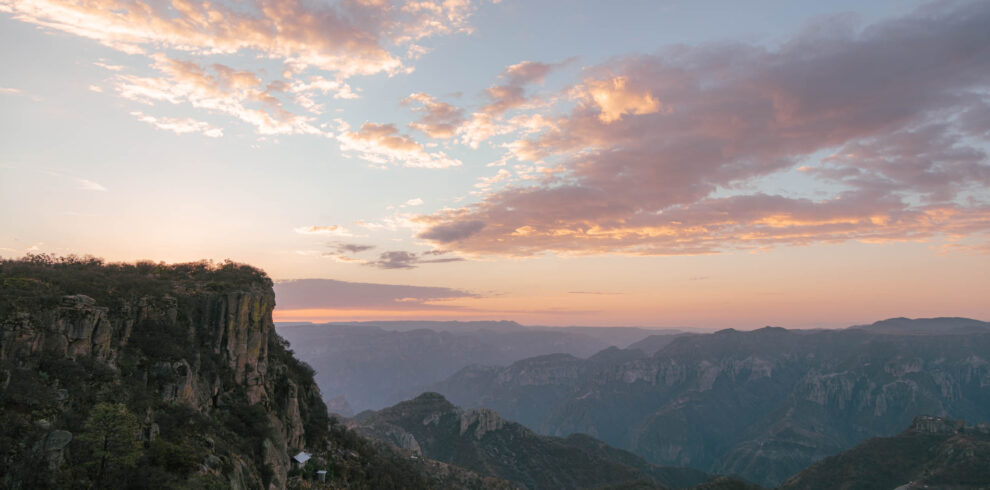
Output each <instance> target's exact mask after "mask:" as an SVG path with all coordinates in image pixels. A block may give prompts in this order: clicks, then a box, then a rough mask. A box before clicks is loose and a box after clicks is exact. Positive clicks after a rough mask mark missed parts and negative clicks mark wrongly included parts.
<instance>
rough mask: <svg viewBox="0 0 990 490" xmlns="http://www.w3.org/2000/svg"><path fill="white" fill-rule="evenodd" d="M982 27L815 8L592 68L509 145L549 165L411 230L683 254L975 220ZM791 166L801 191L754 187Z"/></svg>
mask: <svg viewBox="0 0 990 490" xmlns="http://www.w3.org/2000/svg"><path fill="white" fill-rule="evenodd" d="M988 23H990V4H987V3H985V2H975V3H969V4H953V3H936V4H932V5H928V6H924V7H921V8H920V9H918V10H916V11H915V12H913V13H911V14H909V15H906V16H904V17H901V18H897V19H892V20H887V21H884V22H881V23H878V24H874V25H871V26H868V27H866V28H863V29H856V28H854V27H851V26H849V25H848V24H847V22H846V21H844V20H842V19H830V20H823V21H821V22H820V23H819V24H818V25H812V26H810V27H809V28H808V29H806V30H805V31H803V32H801V33H799V34H797V35H795V36H794V37H793V38H792V39H790V40H789V41H787V42H785V43H783V44H782V45H781V46H780V47H779V48H773V49H770V48H765V47H761V46H754V45H748V44H731V43H724V44H715V45H704V46H700V47H691V46H676V47H672V48H668V49H665V50H663V51H661V52H660V53H658V54H656V55H653V56H636V57H629V58H623V59H617V60H613V61H610V62H608V63H606V64H604V65H601V66H596V67H590V68H588V69H586V70H585V71H584V74H583V79H582V80H581V81H580V82H579V83H577V84H575V86H574V87H573V88H572V89H571V90H570V91H569V92H568V94H569V97H570V100H567V101H562V102H561V103H560V104H561V105H560V107H559V110H560V111H566V112H564V113H563V114H562V115H560V116H556V117H554V123H553V124H552V125H549V126H548V127H546V128H543V129H541V130H539V131H538V132H534V133H533V134H532V135H530V136H528V137H526V138H523V139H521V140H519V141H517V142H515V143H513V144H512V145H510V148H511V150H512V151H513V152H514V153H515V154H516V155H517V156H518V157H519V158H521V159H528V160H542V159H546V160H551V161H554V162H558V163H557V164H555V165H556V166H559V168H560V170H559V171H558V170H552V171H548V172H546V173H545V175H544V176H543V177H542V178H541V179H540V180H537V181H529V182H528V183H527V184H526V185H525V186H518V185H509V186H505V187H502V188H498V189H491V190H489V191H487V193H486V194H485V196H484V198H483V199H482V200H481V201H480V202H478V203H475V204H471V205H467V206H464V207H461V208H458V209H445V210H442V211H440V212H437V213H435V214H432V215H426V216H420V217H418V218H416V220H417V221H418V222H419V223H420V224H421V225H424V226H426V229H425V230H424V231H422V232H421V233H420V235H419V236H420V237H422V238H425V239H428V240H431V241H434V242H436V243H438V244H443V245H444V246H445V247H446V248H451V249H454V250H458V251H462V252H467V253H488V254H499V255H528V254H537V253H543V252H547V251H551V252H560V253H578V254H583V253H631V254H698V253H718V252H721V251H725V250H732V249H747V248H754V247H768V246H773V245H778V244H787V245H801V244H810V243H822V242H824V243H836V242H842V241H846V240H860V241H864V242H883V241H894V240H927V239H931V238H932V237H936V236H950V237H959V236H968V235H970V234H973V233H979V232H982V231H987V230H990V201H988V200H987V199H986V196H987V195H988V194H987V189H988V187H990V166H988V163H990V162H988V157H987V154H986V150H985V148H986V143H987V138H988V133H987V131H986V128H985V127H983V126H981V125H980V122H981V121H985V120H990V111H988V110H987V104H988V101H987V96H986V94H987V93H988V91H990V58H988V57H987V55H986V50H985V46H987V45H988V44H990V31H988V30H987V29H986V28H985V26H986V25H987V24H988ZM822 154H825V155H829V154H830V155H831V156H827V157H825V158H818V156H819V155H822ZM799 166H800V167H803V171H800V172H798V170H797V169H798V167H799ZM792 172H793V173H797V174H800V175H801V176H802V177H801V178H804V179H810V180H809V184H808V185H807V186H803V187H809V188H811V189H812V190H811V191H807V192H805V194H804V195H802V194H800V191H798V189H795V192H796V193H792V194H788V195H777V194H776V193H775V192H773V191H769V190H768V189H767V186H766V182H767V181H768V180H769V179H771V178H776V177H777V176H781V175H790V174H791V173H792ZM795 178H796V177H795Z"/></svg>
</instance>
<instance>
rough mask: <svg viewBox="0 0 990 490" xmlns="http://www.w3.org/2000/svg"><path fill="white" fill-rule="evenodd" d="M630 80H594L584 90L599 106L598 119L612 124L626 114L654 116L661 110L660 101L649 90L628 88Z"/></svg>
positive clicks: (623, 78)
mask: <svg viewBox="0 0 990 490" xmlns="http://www.w3.org/2000/svg"><path fill="white" fill-rule="evenodd" d="M628 83H629V78H628V77H623V76H618V77H612V78H610V79H607V80H592V81H589V82H588V83H587V86H586V87H585V88H584V90H586V91H587V92H586V93H587V96H588V97H590V98H591V100H592V101H594V103H595V104H597V105H598V108H599V109H600V110H601V113H600V114H598V118H599V119H601V121H602V122H603V123H606V124H608V123H610V122H613V121H617V120H619V119H621V118H622V116H623V115H625V114H634V115H639V114H653V113H655V112H658V111H659V110H660V101H659V100H657V99H656V97H653V96H652V95H651V94H650V92H649V91H647V90H633V89H631V88H630V87H628V86H627V85H628Z"/></svg>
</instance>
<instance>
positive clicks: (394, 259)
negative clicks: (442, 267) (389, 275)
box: [364, 250, 464, 269]
mask: <svg viewBox="0 0 990 490" xmlns="http://www.w3.org/2000/svg"><path fill="white" fill-rule="evenodd" d="M442 253H446V252H442ZM442 253H441V254H442ZM435 255H437V254H435V253H430V252H424V253H422V254H418V253H414V252H406V251H404V250H391V251H388V252H382V254H381V255H379V256H378V259H377V260H369V261H366V262H365V263H364V265H368V266H372V267H377V268H379V269H415V268H416V267H418V266H419V265H422V264H444V263H449V262H463V261H464V259H463V258H461V257H440V258H435V259H431V258H428V257H430V256H435Z"/></svg>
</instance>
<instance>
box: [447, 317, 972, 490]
mask: <svg viewBox="0 0 990 490" xmlns="http://www.w3.org/2000/svg"><path fill="white" fill-rule="evenodd" d="M986 327H987V324H986V323H984V322H978V321H975V320H963V319H955V318H949V319H926V320H914V321H911V320H904V319H894V320H887V321H883V322H878V323H876V324H873V325H871V326H868V327H855V328H849V329H846V330H812V331H802V330H786V329H783V328H771V327H767V328H763V329H759V330H755V331H750V332H740V331H735V330H731V329H729V330H723V331H720V332H716V333H714V334H708V335H683V336H679V337H676V338H673V339H655V338H654V339H646V340H644V341H642V342H641V343H640V345H644V344H647V343H650V342H656V344H654V345H659V347H658V348H657V350H656V351H655V353H654V354H652V355H648V354H646V353H645V352H644V350H641V349H637V350H628V349H627V350H621V349H610V350H607V351H604V352H601V353H599V354H597V355H595V356H591V357H589V358H587V359H581V358H579V357H576V356H572V355H564V354H556V355H548V356H540V357H535V358H530V359H525V360H522V361H518V362H516V363H513V364H512V365H510V366H504V367H491V366H471V367H467V368H464V369H463V370H461V371H460V372H458V373H457V374H455V375H454V376H452V377H450V378H449V379H447V380H445V381H443V382H441V383H437V384H436V385H434V386H432V387H431V388H430V389H431V390H433V391H437V392H440V393H442V394H444V395H445V396H447V397H448V398H449V399H450V400H451V401H452V402H453V403H455V404H457V405H460V406H464V407H468V408H481V407H485V408H491V409H494V410H496V411H498V413H500V414H501V415H503V416H505V417H506V418H508V419H511V420H516V421H518V422H520V423H523V424H524V425H526V426H528V427H531V428H533V429H534V430H536V431H537V432H540V433H543V434H548V435H556V436H567V435H569V434H574V433H585V434H590V435H592V436H595V437H598V438H599V439H601V440H603V441H605V442H606V443H609V444H611V445H613V446H615V447H618V448H622V449H627V450H629V451H632V452H634V453H636V454H638V455H640V456H642V457H643V458H645V459H646V460H647V461H650V462H651V463H654V464H659V465H666V466H689V467H693V468H697V469H700V470H704V471H708V472H711V473H718V474H737V475H740V476H742V477H744V478H746V479H748V480H751V481H754V482H758V483H760V484H763V485H768V486H773V485H777V484H779V483H781V482H783V481H784V480H786V479H787V478H788V477H790V476H792V475H794V474H795V473H797V472H798V471H800V470H801V469H802V468H804V467H806V466H808V465H809V464H811V463H814V462H816V461H818V460H821V459H822V458H825V457H827V456H830V455H833V454H836V453H838V452H840V451H842V450H845V449H848V448H851V447H853V446H855V445H856V444H858V443H860V442H862V441H864V440H866V439H867V438H870V437H876V436H887V435H892V434H895V433H897V432H898V431H900V430H902V429H903V428H904V427H906V426H908V425H909V424H910V423H911V420H912V419H913V418H914V417H915V416H917V415H921V414H933V415H938V416H948V417H953V418H962V419H966V420H972V421H987V420H990V354H988V353H990V331H987V330H986ZM665 343H666V345H662V344H665ZM647 350H648V349H647Z"/></svg>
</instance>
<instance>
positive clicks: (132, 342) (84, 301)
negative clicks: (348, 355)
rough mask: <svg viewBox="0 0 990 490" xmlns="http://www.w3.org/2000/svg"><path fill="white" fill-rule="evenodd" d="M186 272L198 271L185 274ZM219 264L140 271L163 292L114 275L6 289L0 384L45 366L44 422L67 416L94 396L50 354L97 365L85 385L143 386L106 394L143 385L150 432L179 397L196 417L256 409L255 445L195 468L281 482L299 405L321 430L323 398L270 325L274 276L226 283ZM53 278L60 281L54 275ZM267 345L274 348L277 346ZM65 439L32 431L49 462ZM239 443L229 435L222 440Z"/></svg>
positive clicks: (296, 445) (73, 363) (300, 425)
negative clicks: (34, 290) (167, 273)
mask: <svg viewBox="0 0 990 490" xmlns="http://www.w3.org/2000/svg"><path fill="white" fill-rule="evenodd" d="M252 271H253V270H252ZM194 274H200V275H202V276H204V277H203V278H199V277H192V278H190V277H188V276H191V275H194ZM218 275H222V274H221V273H220V272H218V271H217V270H213V269H209V268H208V267H207V266H202V269H196V270H193V271H191V272H188V273H187V277H182V278H176V279H173V278H163V277H154V276H151V277H150V278H149V277H141V278H139V279H140V280H142V281H146V282H147V284H148V285H146V286H144V287H148V288H151V289H153V290H154V291H155V292H159V291H161V290H162V289H164V290H165V291H166V292H165V294H146V295H137V294H135V293H134V292H131V294H116V293H115V291H114V289H113V288H114V287H116V285H112V286H111V287H110V288H108V289H106V290H99V289H96V288H93V289H94V291H96V293H103V294H102V298H103V299H102V300H98V299H94V297H92V296H90V295H89V294H83V293H82V292H73V294H65V295H62V296H61V297H60V298H58V299H57V300H55V298H52V299H50V300H49V299H47V298H46V297H45V296H44V294H42V293H47V294H51V292H52V291H51V290H43V291H42V293H38V294H39V297H34V298H28V299H32V300H36V301H35V303H37V302H41V301H42V300H43V301H44V302H43V303H42V304H40V305H38V304H30V303H29V304H30V306H24V304H23V302H22V304H19V303H18V299H19V298H18V297H17V294H18V292H19V291H18V290H17V289H14V290H13V292H12V293H10V294H11V297H10V298H5V299H7V300H9V304H7V305H6V308H5V310H6V312H7V314H6V315H4V316H2V317H0V365H2V366H3V379H6V380H7V382H5V383H4V388H5V393H4V394H5V395H11V394H10V393H9V390H7V389H6V388H7V385H9V384H10V383H9V380H10V379H11V378H15V379H16V378H18V376H23V375H24V373H26V372H29V371H36V372H43V373H45V376H47V377H48V378H46V379H42V380H41V381H43V382H45V383H48V384H49V385H51V386H52V389H51V390H50V391H51V399H49V398H48V396H47V395H48V394H47V393H45V395H46V396H45V399H44V400H42V401H40V402H38V403H39V404H42V405H43V409H44V411H45V412H46V415H47V417H48V419H49V422H50V424H53V425H55V426H58V425H63V426H64V425H66V424H69V423H70V421H71V420H75V419H77V418H78V417H79V416H78V415H70V414H69V412H70V411H72V410H84V409H86V405H87V404H88V403H89V402H88V400H90V399H91V398H92V397H91V394H89V393H78V392H73V391H72V389H66V388H62V386H67V387H68V386H73V384H74V383H76V385H78V381H79V380H78V379H74V378H73V379H70V374H63V373H49V371H50V370H51V367H50V366H52V365H58V366H63V369H67V370H74V371H73V372H76V371H78V369H79V367H81V366H91V367H88V368H87V369H96V370H98V371H99V372H100V373H103V374H101V376H104V377H105V379H104V380H103V381H101V382H100V383H97V384H95V385H94V384H93V383H89V384H90V385H91V387H95V388H97V389H98V390H103V391H106V392H112V391H114V390H115V388H114V386H132V385H133V386H135V388H134V390H138V389H140V393H136V392H134V391H132V392H127V393H121V394H120V395H114V397H117V398H119V397H120V396H123V397H125V398H124V399H119V400H110V401H125V400H126V399H134V397H136V396H138V395H140V400H139V401H137V402H134V403H133V405H140V406H141V407H142V408H144V409H146V411H144V410H143V411H142V413H141V420H143V427H144V429H143V431H144V434H145V438H146V440H147V442H148V443H150V442H151V441H152V440H153V439H155V438H156V437H157V436H158V434H159V432H160V431H161V429H160V427H159V424H158V423H157V419H158V418H159V417H163V416H170V415H168V414H167V413H166V412H169V413H171V412H175V410H176V408H174V407H176V406H183V407H186V409H188V410H191V411H193V412H195V413H197V414H200V415H201V416H202V417H205V419H204V420H206V419H211V418H212V419H213V420H227V419H229V418H230V417H232V416H234V417H240V418H242V419H245V420H247V418H246V417H248V415H246V414H247V413H258V414H263V418H256V419H250V420H251V423H253V424H263V425H265V426H267V427H265V426H260V425H258V426H255V427H249V428H248V430H251V431H257V433H258V434H260V435H261V436H260V437H258V439H259V442H260V448H259V449H258V450H257V451H254V450H252V451H251V452H253V453H254V454H243V453H242V452H240V450H232V449H231V448H229V447H225V448H222V450H219V449H220V448H214V449H217V450H210V451H209V452H208V453H206V454H207V459H211V460H215V462H214V463H212V464H211V463H209V461H207V460H206V459H204V460H203V461H202V462H201V464H202V467H203V470H202V471H203V473H204V474H205V473H211V474H215V475H217V476H218V477H220V478H221V479H222V480H224V481H225V482H226V484H228V485H229V486H230V487H231V488H258V487H259V486H265V487H268V488H284V487H285V486H286V484H287V480H288V471H289V469H290V465H289V457H288V454H289V453H290V452H291V451H295V450H299V449H301V448H305V447H306V445H307V438H306V436H307V427H306V425H307V420H305V419H306V416H308V415H313V413H314V412H323V415H322V416H319V415H318V416H317V417H316V418H315V419H313V420H317V419H319V420H322V421H323V429H322V432H325V431H326V426H325V423H326V415H325V408H324V406H323V404H322V402H321V401H320V395H319V390H318V389H317V388H316V386H315V384H314V383H313V382H312V378H311V377H308V378H307V377H306V376H305V375H306V374H307V373H304V372H302V371H300V367H299V366H300V365H299V364H298V362H296V361H294V360H292V359H291V355H289V354H287V353H286V351H285V348H284V343H283V342H282V341H281V340H280V339H279V338H278V337H277V335H276V334H275V330H274V325H273V323H272V319H271V313H272V309H273V308H274V306H275V295H274V293H273V291H272V288H271V281H270V280H268V278H267V277H265V276H264V275H263V274H262V273H260V272H257V271H254V272H248V273H247V274H246V278H245V280H243V281H231V282H227V283H220V282H218V281H217V279H219V278H218V277H215V276H218ZM16 279H18V280H21V281H24V282H26V281H28V280H36V279H33V278H16ZM210 279H213V282H211V281H210ZM123 280H130V278H126V279H122V281H123ZM16 284H19V283H16ZM125 284H126V283H125ZM6 285H7V284H6V283H5V286H6ZM152 286H154V287H152ZM49 287H50V288H51V289H55V290H57V288H56V286H54V285H51V284H49ZM91 294H92V293H91ZM94 295H98V294H94ZM39 298H40V299H39ZM273 348H274V349H276V350H277V351H278V352H277V353H274V354H273V352H271V349H273ZM303 371H304V370H303ZM84 374H85V373H83V372H79V373H78V374H73V375H72V376H81V375H84ZM308 374H309V375H310V376H311V372H310V373H308ZM78 386H82V385H78ZM138 387H139V388H138ZM117 391H119V390H117ZM39 396H40V395H39ZM149 397H150V398H149ZM60 398H61V400H60ZM109 398H113V397H109ZM109 398H108V399H109ZM8 402H10V398H9V397H7V398H5V399H4V404H7V403H8ZM32 403H34V402H32ZM60 407H61V409H60ZM38 410H41V409H35V412H37V411H38ZM266 422H267V423H266ZM46 423H48V422H46ZM77 424H78V422H77ZM238 436H239V438H238V441H246V440H253V439H254V435H251V434H239V435H238ZM71 440H72V434H71V433H70V432H68V431H65V430H58V429H56V430H48V431H46V432H44V433H42V436H41V439H39V440H38V443H37V444H36V448H37V452H39V453H41V454H43V455H44V458H45V460H46V461H47V462H48V463H49V465H50V466H51V468H52V469H53V470H57V469H58V468H59V467H60V466H61V465H62V463H63V460H64V457H63V453H64V451H65V450H66V449H69V447H70V445H69V442H70V441H71ZM238 444H239V443H238V442H232V441H229V442H228V443H226V444H225V445H224V446H236V445H238ZM317 449H319V448H317ZM4 486H7V485H4Z"/></svg>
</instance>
